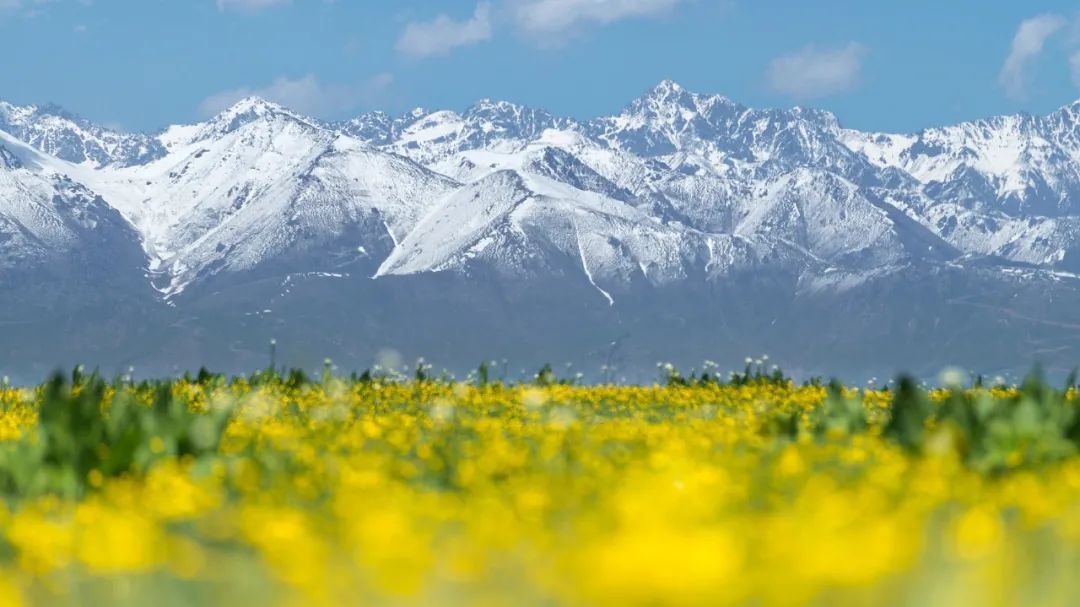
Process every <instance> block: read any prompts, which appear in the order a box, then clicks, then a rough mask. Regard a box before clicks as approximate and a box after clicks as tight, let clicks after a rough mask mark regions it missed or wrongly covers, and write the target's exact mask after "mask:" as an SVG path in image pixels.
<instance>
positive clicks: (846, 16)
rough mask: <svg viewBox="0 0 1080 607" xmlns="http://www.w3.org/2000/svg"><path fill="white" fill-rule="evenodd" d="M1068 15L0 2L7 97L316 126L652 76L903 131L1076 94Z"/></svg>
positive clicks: (779, 7) (917, 2) (917, 1)
mask: <svg viewBox="0 0 1080 607" xmlns="http://www.w3.org/2000/svg"><path fill="white" fill-rule="evenodd" d="M1078 9H1080V7H1078V6H1077V5H1076V4H1075V3H1070V2H1064V1H1062V2H1057V1H1047V2H1016V1H1012V0H1007V1H1006V0H996V1H990V0H984V1H981V2H979V1H975V0H950V1H949V2H941V1H940V0H939V1H930V0H907V1H905V2H867V1H866V0H862V1H848V0H814V1H813V2H810V1H806V0H487V1H481V2H477V1H476V0H182V1H175V0H0V40H2V41H3V43H4V44H3V46H2V48H3V49H4V56H5V60H4V67H3V69H0V99H5V100H8V101H12V102H16V103H41V102H46V101H53V102H56V103H59V104H60V105H63V106H65V107H67V108H69V109H71V110H73V111H76V112H78V113H80V114H83V115H85V116H86V117H88V118H91V119H93V120H96V121H100V122H103V123H107V124H112V125H117V126H122V127H124V128H128V129H135V130H151V129H155V128H158V127H161V126H164V125H166V124H169V123H175V122H188V121H193V120H197V119H200V118H202V117H204V116H205V115H207V114H209V113H212V112H213V111H215V110H217V109H220V108H221V107H223V106H225V105H227V104H228V103H229V102H230V101H232V100H234V99H236V98H238V97H241V96H243V95H246V94H251V93H257V94H262V95H263V96H266V97H269V98H272V99H275V100H277V101H279V102H282V103H285V104H286V105H289V106H292V107H294V108H296V109H298V110H300V111H304V112H308V113H311V114H314V115H318V116H321V117H326V118H338V117H345V116H349V115H353V114H357V113H360V112H362V111H365V110H370V109H384V110H388V111H391V112H399V111H403V110H406V109H408V108H411V107H415V106H424V107H429V108H451V109H462V108H464V107H466V106H468V105H469V104H470V103H472V102H473V101H475V100H477V99H479V98H481V97H493V98H499V99H507V100H511V101H516V102H520V103H525V104H528V105H534V106H539V107H544V108H547V109H548V110H550V111H552V112H555V113H557V114H565V115H571V116H575V117H579V118H587V117H591V116H596V115H600V114H607V113H614V112H616V111H618V110H619V109H620V108H621V107H622V106H624V105H625V104H626V102H628V101H629V100H631V99H632V98H634V97H636V96H638V95H640V94H641V93H642V92H643V91H644V90H646V89H648V88H649V87H651V86H652V85H653V84H655V83H656V82H658V81H660V80H662V79H666V78H670V79H674V80H676V81H678V82H680V83H682V84H683V85H684V86H686V87H687V88H689V89H692V90H696V91H700V92H708V93H721V94H724V95H727V96H728V97H731V98H733V99H735V100H737V101H740V102H743V103H746V104H749V105H754V106H791V105H796V104H798V105H806V106H814V107H822V108H825V109H829V110H832V111H833V112H835V113H836V114H837V115H838V116H839V117H840V120H841V122H843V123H844V124H845V125H848V126H852V127H856V128H862V129H875V130H890V131H910V130H916V129H919V128H922V127H925V126H932V125H938V124H947V123H951V122H956V121H960V120H965V119H971V118H977V117H983V116H988V115H993V114H999V113H1011V112H1017V111H1030V112H1035V113H1044V112H1048V111H1051V110H1053V109H1054V108H1056V107H1058V106H1061V105H1064V104H1066V103H1069V102H1071V101H1073V100H1076V99H1077V98H1080V88H1078V84H1080V10H1078Z"/></svg>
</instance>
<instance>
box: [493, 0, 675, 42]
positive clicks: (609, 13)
mask: <svg viewBox="0 0 1080 607" xmlns="http://www.w3.org/2000/svg"><path fill="white" fill-rule="evenodd" d="M682 2H684V0H517V1H516V2H514V3H513V4H514V7H513V16H514V21H515V23H516V24H517V26H518V27H519V28H520V29H521V30H523V31H525V32H527V33H530V34H537V35H543V34H563V33H565V32H568V31H572V30H575V29H576V28H578V27H580V26H583V25H588V24H599V25H607V24H610V23H614V22H616V21H622V20H624V19H631V18H635V17H639V18H640V17H652V16H656V15H659V14H663V13H666V12H668V11H670V10H671V9H673V8H675V7H676V6H677V5H678V4H680V3H682Z"/></svg>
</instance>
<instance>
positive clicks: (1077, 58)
mask: <svg viewBox="0 0 1080 607" xmlns="http://www.w3.org/2000/svg"><path fill="white" fill-rule="evenodd" d="M1069 71H1071V72H1072V81H1073V84H1075V85H1076V86H1078V87H1080V51H1076V52H1074V53H1073V54H1072V55H1069Z"/></svg>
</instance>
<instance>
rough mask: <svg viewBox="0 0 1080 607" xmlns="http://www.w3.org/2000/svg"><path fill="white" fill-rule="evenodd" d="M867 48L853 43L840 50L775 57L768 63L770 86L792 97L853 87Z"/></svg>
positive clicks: (809, 48) (811, 48) (809, 50)
mask: <svg viewBox="0 0 1080 607" xmlns="http://www.w3.org/2000/svg"><path fill="white" fill-rule="evenodd" d="M865 57H866V47H864V46H863V45H861V44H859V43H857V42H852V43H850V44H848V45H847V46H845V47H844V48H841V49H832V50H830V49H818V48H817V47H815V46H813V45H810V46H807V47H805V48H803V49H802V50H800V51H798V52H796V53H792V54H790V55H784V56H782V57H777V58H776V59H773V60H772V62H771V63H770V64H769V71H768V79H769V85H770V86H771V87H772V88H773V90H776V91H778V92H781V93H784V94H786V95H791V96H792V97H798V98H802V99H811V98H815V97H825V96H828V95H832V94H834V93H840V92H843V91H846V90H849V89H851V88H852V87H854V86H855V84H856V83H857V82H858V79H859V71H860V70H861V69H862V64H863V59H864V58H865Z"/></svg>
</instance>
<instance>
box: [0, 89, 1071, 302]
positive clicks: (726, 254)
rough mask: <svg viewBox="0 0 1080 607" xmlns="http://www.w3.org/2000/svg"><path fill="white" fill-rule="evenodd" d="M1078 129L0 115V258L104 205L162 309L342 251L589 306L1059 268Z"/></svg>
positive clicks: (790, 115)
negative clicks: (941, 271)
mask: <svg viewBox="0 0 1080 607" xmlns="http://www.w3.org/2000/svg"><path fill="white" fill-rule="evenodd" d="M1078 120H1080V113H1078V110H1077V108H1076V107H1074V106H1069V107H1066V108H1063V109H1062V110H1060V111H1058V112H1055V113H1054V114H1052V115H1050V116H1046V117H1029V116H1016V117H1002V118H994V119H989V120H980V121H975V122H970V123H965V124H961V125H957V126H953V127H945V128H937V129H928V130H926V131H923V132H921V133H917V134H879V133H863V132H858V131H853V130H849V129H844V128H842V127H841V126H840V124H839V123H838V121H837V120H836V118H835V117H834V116H832V115H831V114H828V113H827V112H822V111H817V110H808V109H803V108H794V109H790V110H771V109H764V110H763V109H754V108H747V107H744V106H742V105H739V104H738V103H735V102H733V101H731V100H729V99H727V98H724V97H719V96H704V95H698V94H695V93H692V92H689V91H686V90H685V89H683V88H682V87H680V86H679V85H677V84H675V83H673V82H663V83H661V84H660V85H658V86H657V87H656V88H655V89H653V90H652V91H650V92H649V93H647V94H646V95H645V96H643V97H642V98H640V99H638V100H635V101H634V102H632V103H631V104H629V105H628V106H627V108H626V109H625V110H624V111H623V112H621V113H619V114H618V115H615V116H611V117H605V118H599V119H595V120H592V121H588V122H581V121H575V120H572V119H567V118H560V117H556V116H553V115H551V114H549V113H547V112H544V111H543V110H538V109H532V108H526V107H523V106H519V105H515V104H512V103H507V102H497V101H489V100H485V101H482V102H480V103H478V104H476V105H475V106H473V107H471V108H469V109H468V110H466V111H464V112H460V113H459V112H451V111H434V112H428V111H424V110H415V111H412V112H409V113H406V114H404V115H402V116H400V117H396V118H395V117H390V116H387V115H385V114H378V113H373V114H367V115H364V116H360V117H358V118H356V119H354V120H350V121H347V122H342V123H335V124H328V123H323V122H320V121H318V120H314V119H312V118H309V117H305V116H302V115H300V114H297V113H295V112H293V111H290V110H288V109H286V108H283V107H281V106H278V105H275V104H272V103H269V102H266V101H263V100H260V99H255V98H251V99H245V100H243V101H241V102H239V103H237V104H236V105H235V106H233V107H232V108H229V109H228V110H226V111H225V112H223V113H222V114H220V115H219V116H216V117H214V118H213V119H211V120H208V121H206V122H204V123H199V124H195V125H180V126H172V127H169V128H167V129H165V130H163V131H162V132H160V133H156V134H148V135H133V134H122V133H117V132H113V131H110V130H109V129H106V128H103V127H100V126H97V125H93V124H91V123H89V122H87V121H84V120H82V119H79V118H77V117H75V116H73V115H70V114H67V113H65V112H63V111H62V110H59V109H58V108H50V107H18V106H12V105H8V104H0V151H2V152H3V155H0V236H2V238H0V256H2V257H0V259H3V260H6V261H4V263H7V264H9V265H11V264H15V263H21V262H20V261H19V260H26V259H33V258H45V257H47V256H48V255H49V254H50V251H52V252H55V251H70V250H73V249H76V248H78V247H79V246H81V245H80V243H82V242H84V241H85V239H86V238H85V236H86V233H92V232H93V231H94V230H96V229H98V226H99V224H100V223H101V218H100V217H99V215H100V214H101V213H103V212H107V211H109V210H111V209H115V210H116V211H118V212H119V213H120V214H121V215H122V217H123V218H124V219H125V220H126V222H127V223H128V224H129V226H130V228H132V229H133V232H134V233H135V234H136V235H137V238H138V239H139V240H140V241H141V246H142V248H143V250H144V251H145V255H146V268H147V270H148V272H147V275H148V277H150V278H151V279H153V281H154V286H155V288H157V289H158V290H159V291H160V292H161V293H163V294H164V295H165V296H175V295H177V294H178V293H181V292H183V291H184V290H185V289H186V288H188V287H190V286H191V285H193V284H198V283H199V282H200V281H202V280H205V279H208V278H211V277H214V276H221V275H227V274H229V273H239V272H244V271H249V270H253V269H257V268H261V267H265V266H266V265H267V264H271V265H272V264H274V263H275V262H277V261H278V260H281V259H284V258H288V259H312V260H326V259H328V258H329V257H331V256H339V257H340V256H341V255H342V252H341V251H343V250H344V251H350V252H351V254H352V255H353V257H352V259H354V260H355V259H365V260H370V261H371V263H372V266H371V267H372V271H371V276H372V277H373V278H375V279H379V278H382V277H386V276H390V275H415V274H422V273H429V272H458V273H462V274H469V273H470V272H471V271H472V269H473V268H476V267H480V266H482V267H484V268H490V269H494V270H495V271H497V272H501V273H505V274H507V275H513V276H519V277H528V276H533V275H552V274H559V275H562V274H566V273H577V274H579V275H580V276H582V277H583V278H584V279H586V280H587V281H588V282H589V283H590V284H591V285H592V286H593V287H595V289H596V291H597V296H598V297H602V298H603V299H604V300H605V301H607V302H608V303H609V304H610V303H615V302H616V301H617V300H618V298H619V292H620V289H621V288H623V287H625V286H626V285H628V284H633V283H635V282H644V283H648V284H651V285H664V284H672V283H679V282H686V281H695V282H707V281H709V280H714V279H717V278H719V277H722V276H724V275H726V274H728V273H731V272H735V271H753V270H754V269H755V268H762V267H768V268H772V269H782V270H783V271H785V272H790V273H794V274H799V273H803V274H807V275H808V276H811V277H813V276H818V277H822V278H820V279H813V280H810V279H808V280H806V281H804V284H806V285H811V287H810V288H815V289H816V288H819V287H821V285H825V284H829V285H832V286H833V287H834V288H838V289H842V288H846V285H850V284H857V283H858V281H859V280H860V277H861V276H862V277H870V276H873V275H875V273H878V272H880V271H882V270H883V269H887V268H894V267H898V266H901V265H903V264H905V263H909V262H912V261H916V260H918V261H929V262H947V261H950V260H955V259H961V258H963V257H964V256H965V255H977V256H984V257H987V258H992V259H1001V260H1002V261H1005V262H1014V263H1021V264H1030V266H1031V267H1033V268H1034V267H1041V268H1044V269H1046V270H1048V271H1054V272H1058V273H1059V274H1061V275H1066V276H1067V275H1071V274H1070V273H1071V272H1073V271H1074V270H1076V269H1080V268H1073V267H1071V266H1070V265H1069V264H1070V263H1074V264H1075V259H1074V257H1075V254H1074V251H1075V250H1076V249H1077V246H1078V245H1077V241H1078V236H1080V221H1078V219H1077V217H1078V216H1080V206H1077V205H1078V204H1080V203H1077V202H1074V201H1077V200H1080V122H1078ZM5 159H6V160H5ZM106 223H108V222H106ZM110 225H111V224H110ZM305 256H306V257H305ZM293 269H297V270H299V271H311V272H326V271H331V270H333V266H332V265H331V264H329V263H326V264H323V265H318V266H317V267H305V268H293ZM1011 271H1014V270H1011ZM837 272H840V273H841V274H842V275H843V276H844V279H843V280H836V279H835V277H836V276H839V275H840V274H837ZM828 276H832V277H834V278H825V277H828Z"/></svg>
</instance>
